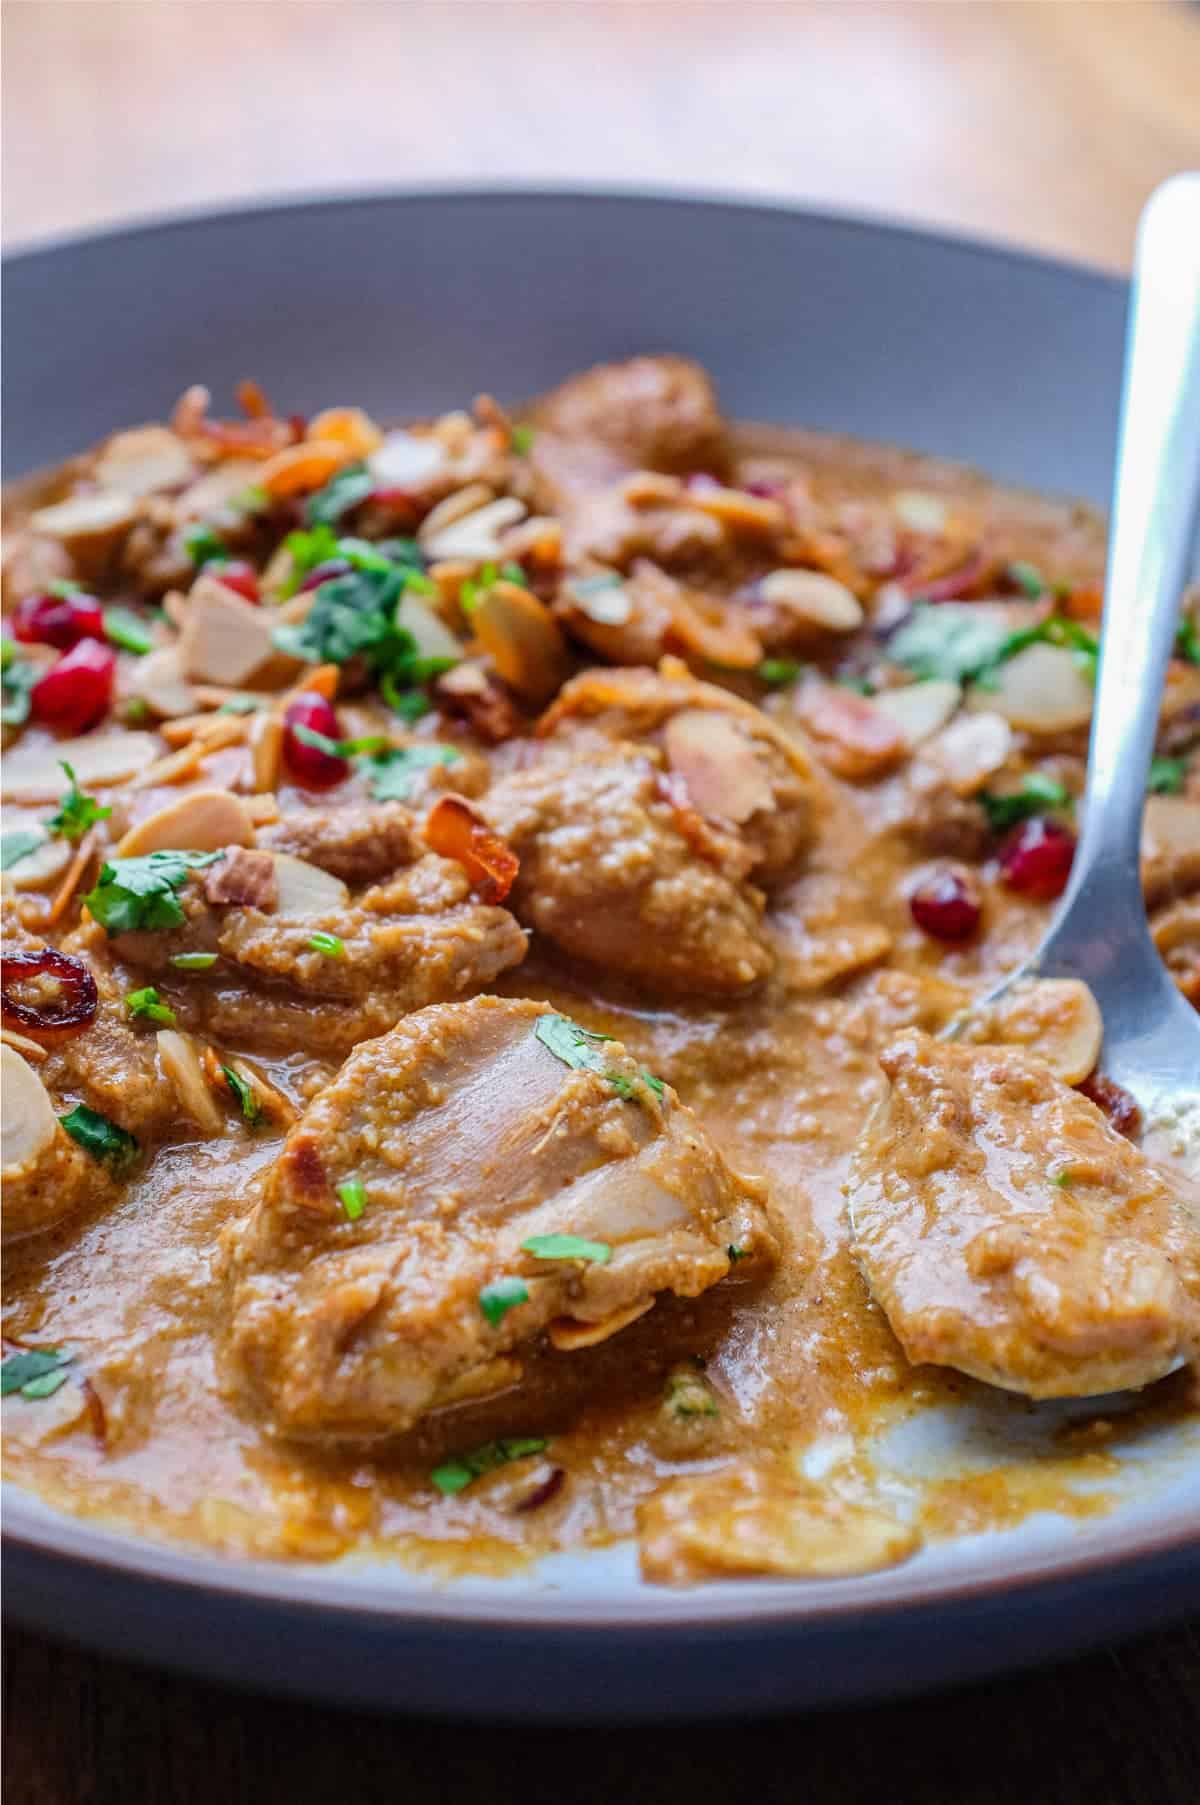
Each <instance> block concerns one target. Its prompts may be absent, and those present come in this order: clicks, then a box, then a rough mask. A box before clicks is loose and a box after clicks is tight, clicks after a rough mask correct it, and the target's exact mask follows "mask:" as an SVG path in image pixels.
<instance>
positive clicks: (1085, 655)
mask: <svg viewBox="0 0 1200 1805" xmlns="http://www.w3.org/2000/svg"><path fill="white" fill-rule="evenodd" d="M1036 645H1050V646H1061V647H1062V648H1063V649H1064V651H1068V652H1070V653H1072V654H1073V656H1074V659H1075V662H1076V664H1077V665H1078V666H1079V668H1080V670H1081V671H1082V672H1083V674H1084V676H1085V677H1087V679H1088V681H1089V682H1093V683H1094V682H1095V680H1096V666H1097V663H1098V661H1099V658H1100V642H1099V640H1098V639H1097V638H1096V635H1095V634H1094V633H1089V632H1088V630H1087V628H1086V627H1081V626H1080V624H1079V622H1078V621H1077V620H1068V619H1067V617H1066V616H1065V615H1062V614H1052V615H1051V616H1050V617H1049V619H1048V620H1044V621H1039V623H1038V625H1037V626H1036V627H1021V628H1020V629H1019V630H1018V631H1017V632H1016V633H1007V634H1005V636H1004V639H1003V641H1002V643H1001V644H1000V646H999V647H998V648H997V651H996V655H995V657H994V658H992V659H990V660H989V662H988V663H987V665H985V666H984V668H983V669H982V670H980V671H977V672H976V673H975V682H976V683H978V684H979V686H980V688H981V689H990V688H994V686H995V684H994V675H993V673H994V672H995V670H996V668H997V667H998V666H999V665H1002V664H1007V663H1008V661H1009V659H1010V658H1015V657H1016V655H1017V653H1018V652H1023V651H1024V650H1025V648H1026V647H1027V646H1036Z"/></svg>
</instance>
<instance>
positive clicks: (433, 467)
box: [367, 432, 448, 489]
mask: <svg viewBox="0 0 1200 1805" xmlns="http://www.w3.org/2000/svg"><path fill="white" fill-rule="evenodd" d="M447 461H448V460H447V457H446V451H445V447H444V446H442V445H441V444H439V442H438V441H437V439H435V438H432V437H428V438H418V436H417V435H416V434H415V433H411V432H390V433H388V435H387V437H386V438H385V439H384V441H383V443H382V444H381V445H379V446H378V447H377V448H376V449H375V450H374V451H373V452H372V453H371V455H370V457H369V458H368V459H367V468H368V469H369V470H370V472H371V475H372V476H373V477H374V478H375V481H376V482H377V483H378V484H379V486H380V488H383V489H416V488H419V487H420V486H421V485H422V484H423V483H427V482H428V481H429V479H430V477H432V476H435V475H436V474H437V472H438V471H439V470H442V469H444V468H445V467H446V464H447Z"/></svg>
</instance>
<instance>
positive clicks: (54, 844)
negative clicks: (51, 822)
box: [3, 834, 72, 890]
mask: <svg viewBox="0 0 1200 1805" xmlns="http://www.w3.org/2000/svg"><path fill="white" fill-rule="evenodd" d="M71 852H72V848H71V843H70V841H69V840H52V839H51V838H50V836H49V834H47V835H46V837H45V838H44V839H43V840H42V842H41V844H40V845H38V846H35V847H34V848H33V851H32V852H28V853H26V855H25V857H24V858H23V859H18V861H17V863H16V864H15V865H10V866H9V868H8V870H7V871H6V872H5V873H4V874H3V884H4V888H5V889H6V890H42V889H44V888H45V886H46V885H47V884H50V883H53V882H54V881H55V879H56V878H59V877H61V876H62V874H63V872H64V871H65V870H66V868H67V866H68V865H69V864H70V862H71Z"/></svg>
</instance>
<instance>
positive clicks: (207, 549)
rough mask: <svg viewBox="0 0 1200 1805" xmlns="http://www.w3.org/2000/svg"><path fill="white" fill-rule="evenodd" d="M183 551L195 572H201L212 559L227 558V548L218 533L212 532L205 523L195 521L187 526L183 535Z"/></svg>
mask: <svg viewBox="0 0 1200 1805" xmlns="http://www.w3.org/2000/svg"><path fill="white" fill-rule="evenodd" d="M183 549H184V551H185V552H186V553H187V555H188V557H189V558H190V559H191V560H192V563H193V564H194V565H195V566H196V569H197V570H203V568H204V566H205V565H206V564H211V563H212V562H213V560H214V559H217V558H228V556H229V547H228V546H227V545H226V543H225V541H224V540H223V539H222V538H221V535H220V534H219V533H216V532H214V531H213V529H212V527H210V526H209V525H208V524H207V523H206V522H205V521H203V520H201V521H197V523H196V525H195V526H189V527H188V528H187V529H186V530H185V532H184V535H183Z"/></svg>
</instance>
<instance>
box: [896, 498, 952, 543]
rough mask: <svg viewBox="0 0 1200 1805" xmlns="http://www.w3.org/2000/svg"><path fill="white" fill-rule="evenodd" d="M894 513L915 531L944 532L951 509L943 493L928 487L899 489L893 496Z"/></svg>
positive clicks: (911, 530) (910, 529) (902, 523)
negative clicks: (935, 491)
mask: <svg viewBox="0 0 1200 1805" xmlns="http://www.w3.org/2000/svg"><path fill="white" fill-rule="evenodd" d="M892 513H893V514H894V515H895V516H896V519H897V520H898V521H899V522H900V524H901V526H906V527H908V529H909V531H910V532H913V533H928V534H931V535H932V534H934V533H944V532H945V530H946V523H947V521H948V519H949V517H950V510H949V508H948V507H947V505H946V500H945V497H944V496H942V495H931V494H930V493H929V491H928V490H927V489H898V490H897V492H896V493H895V495H893V496H892Z"/></svg>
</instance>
